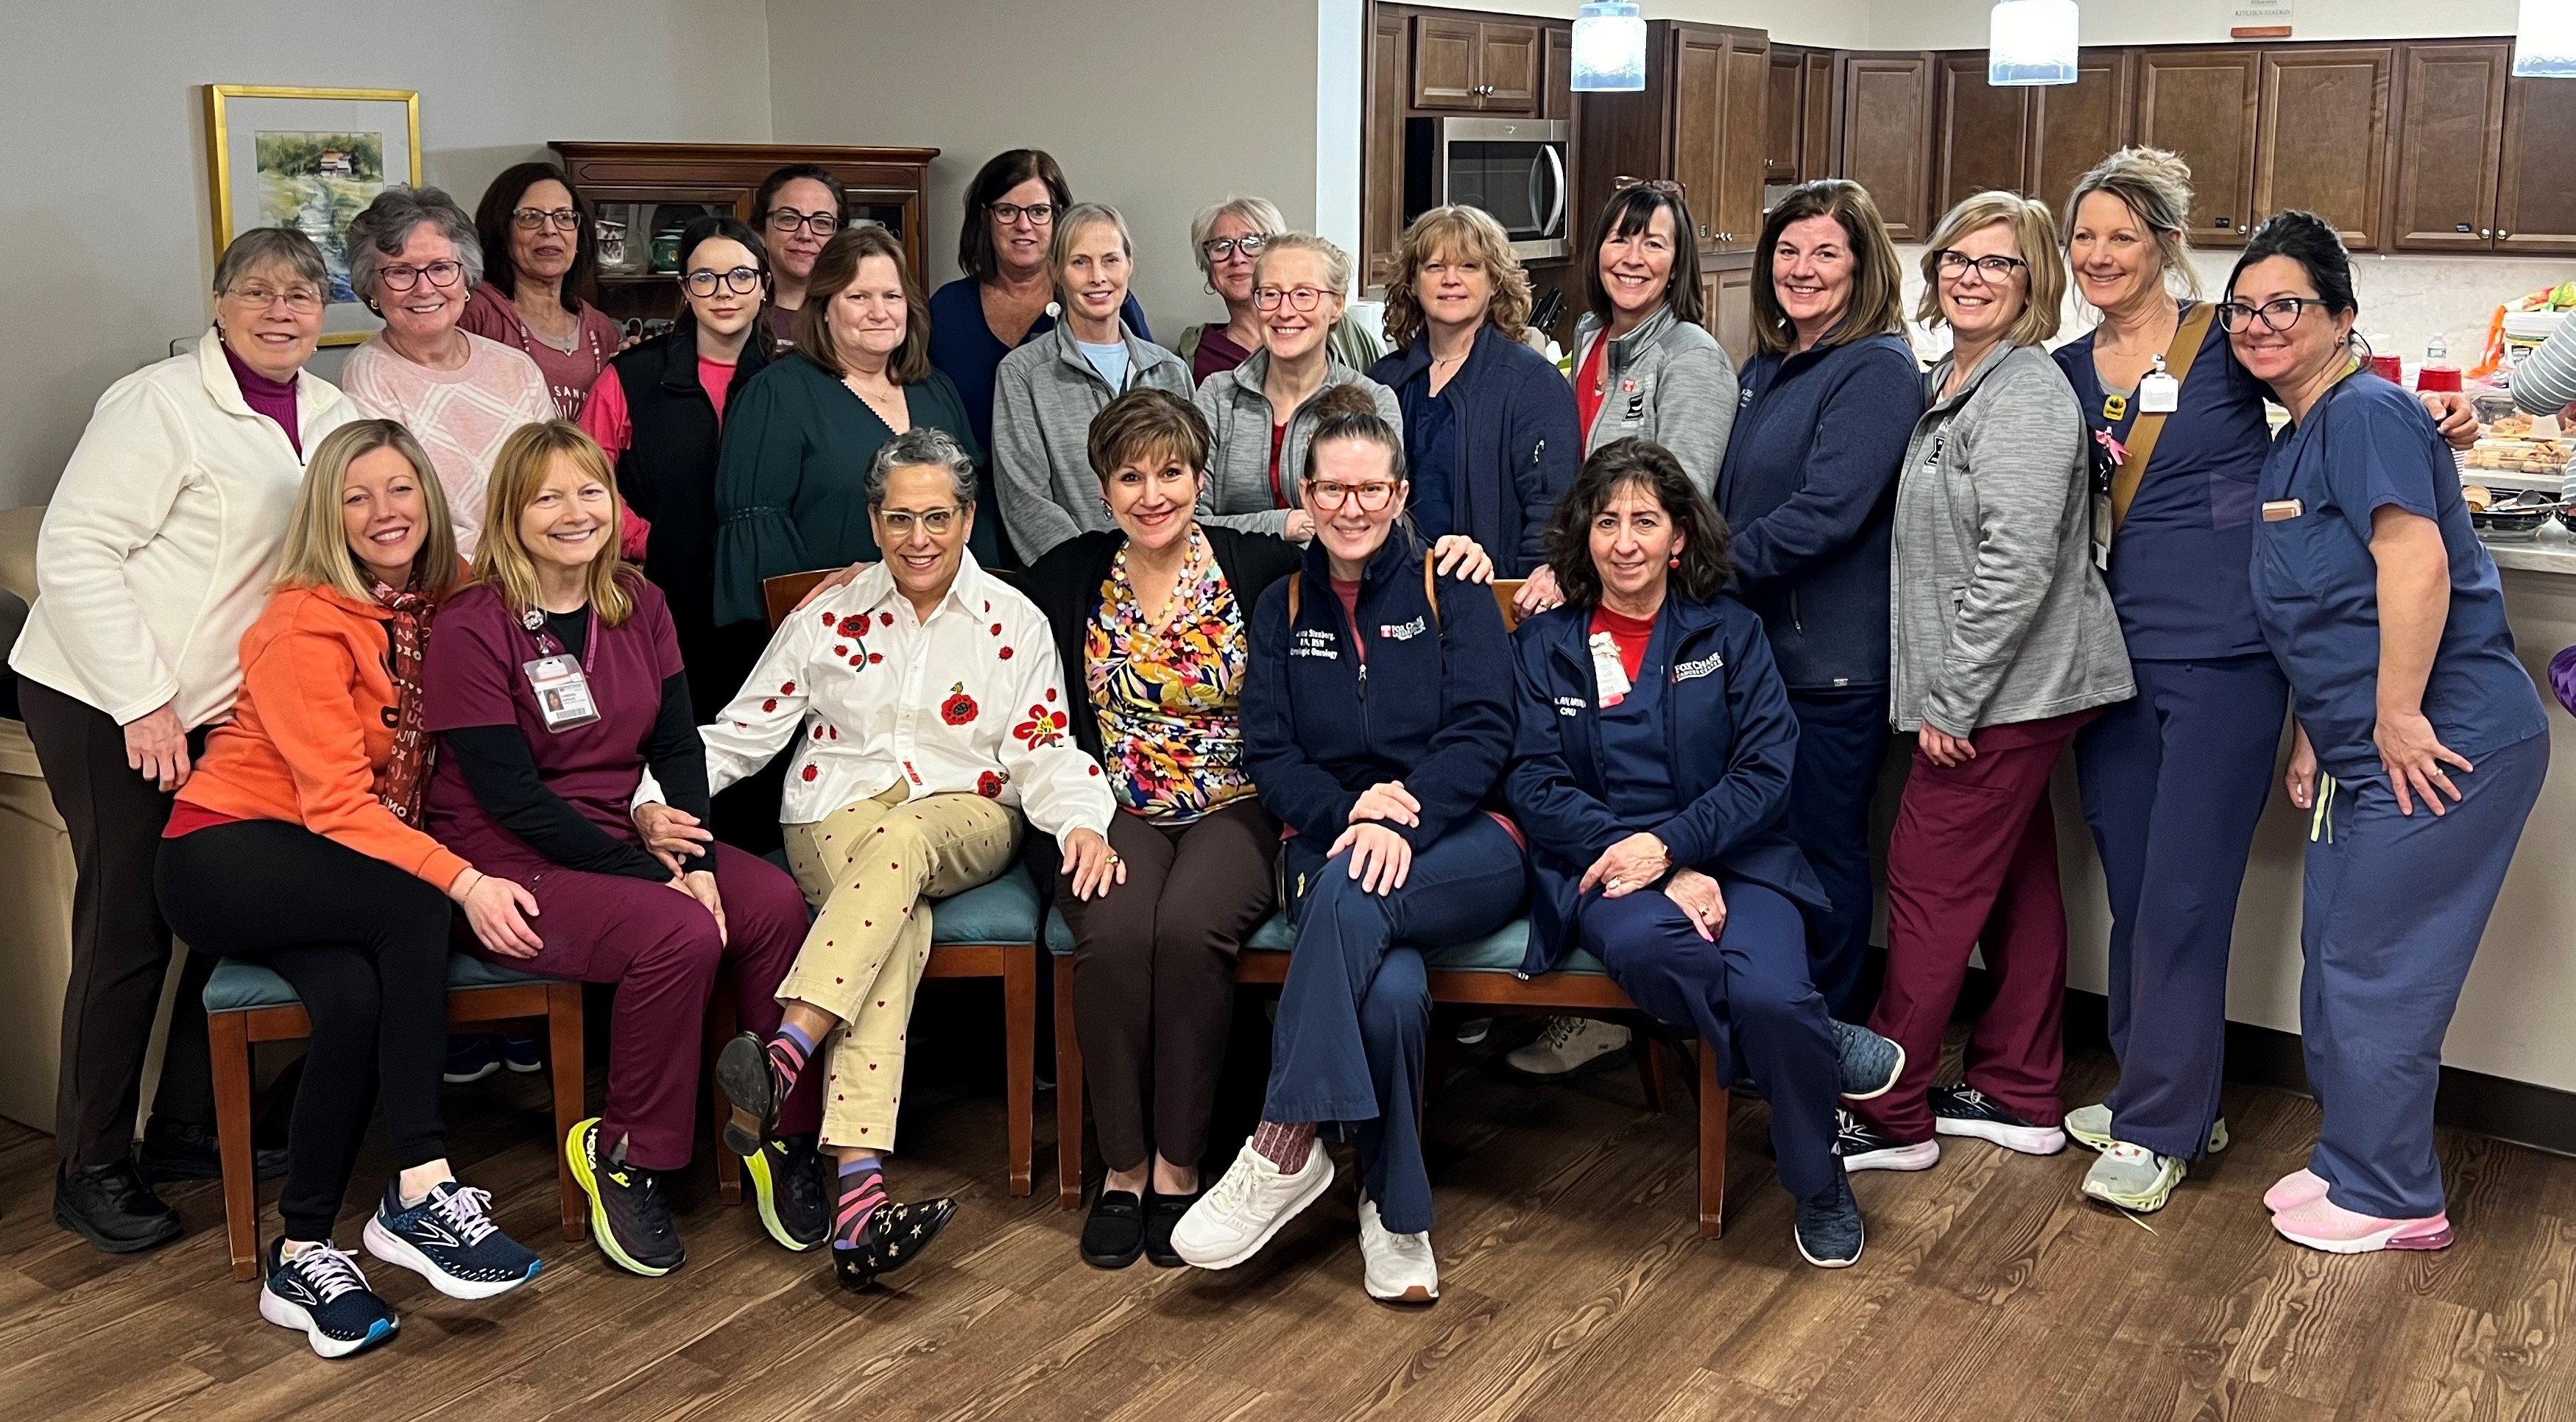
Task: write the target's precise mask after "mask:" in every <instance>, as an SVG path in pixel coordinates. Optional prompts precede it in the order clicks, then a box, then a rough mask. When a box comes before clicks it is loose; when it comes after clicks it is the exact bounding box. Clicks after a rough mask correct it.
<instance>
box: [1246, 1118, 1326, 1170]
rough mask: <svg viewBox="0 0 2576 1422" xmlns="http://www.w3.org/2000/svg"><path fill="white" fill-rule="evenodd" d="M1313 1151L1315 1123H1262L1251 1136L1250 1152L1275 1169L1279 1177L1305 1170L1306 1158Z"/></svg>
mask: <svg viewBox="0 0 2576 1422" xmlns="http://www.w3.org/2000/svg"><path fill="white" fill-rule="evenodd" d="M1314 1148H1315V1123H1314V1122H1312V1121H1294V1122H1287V1123H1282V1122H1278V1121H1264V1122H1262V1123H1261V1124H1260V1125H1259V1126H1257V1127H1255V1128H1254V1129H1253V1132H1252V1149H1253V1151H1254V1152H1255V1153H1256V1154H1258V1155H1259V1156H1260V1157H1261V1158H1262V1159H1263V1160H1266V1161H1269V1162H1270V1163H1271V1164H1272V1165H1275V1166H1277V1167H1278V1168H1279V1173H1281V1174H1282V1175H1294V1174H1296V1173H1297V1172H1298V1171H1300V1170H1303V1169H1305V1168H1306V1154H1307V1152H1309V1151H1312V1150H1313V1149H1314Z"/></svg>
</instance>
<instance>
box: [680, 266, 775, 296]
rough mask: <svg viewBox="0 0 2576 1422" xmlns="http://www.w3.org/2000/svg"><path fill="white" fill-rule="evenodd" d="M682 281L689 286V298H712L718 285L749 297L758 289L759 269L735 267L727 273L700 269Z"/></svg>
mask: <svg viewBox="0 0 2576 1422" xmlns="http://www.w3.org/2000/svg"><path fill="white" fill-rule="evenodd" d="M684 280H686V281H687V282H688V284H689V294H690V295H691V296H713V295H715V294H716V286H717V284H718V283H722V284H723V285H725V286H727V287H729V288H731V289H732V290H733V291H734V292H735V293H736V294H737V295H749V294H750V293H752V292H754V291H757V290H759V289H760V268H758V267H736V268H734V269H733V270H732V271H729V272H719V271H711V270H709V269H708V268H705V267H700V268H698V269H697V270H696V271H693V272H691V273H689V274H688V276H687V277H686V278H684Z"/></svg>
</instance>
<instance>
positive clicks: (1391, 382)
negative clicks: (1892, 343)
mask: <svg viewBox="0 0 2576 1422" xmlns="http://www.w3.org/2000/svg"><path fill="white" fill-rule="evenodd" d="M1430 365H1431V342H1430V341H1429V340H1428V339H1427V338H1426V339H1419V340H1416V341H1415V342H1414V343H1413V344H1412V345H1409V346H1406V347H1405V348H1404V349H1403V350H1400V351H1397V352H1396V353H1395V354H1393V355H1391V356H1388V357H1387V358H1386V359H1384V360H1382V361H1379V362H1378V363H1377V364H1375V365H1373V366H1370V367H1369V373H1368V374H1369V379H1371V380H1374V381H1376V382H1377V383H1378V384H1380V385H1383V386H1385V387H1386V388H1387V389H1389V390H1402V389H1403V388H1404V386H1405V382H1407V381H1409V380H1411V379H1413V377H1415V376H1417V375H1420V374H1421V373H1422V372H1423V371H1424V370H1426V369H1428V368H1429V367H1430ZM1438 398H1440V399H1442V400H1446V401H1448V402H1449V408H1450V411H1451V413H1452V414H1453V416H1454V420H1453V424H1454V426H1455V428H1456V429H1457V431H1458V469H1457V474H1456V477H1455V479H1454V480H1453V481H1452V483H1451V485H1450V489H1449V508H1450V514H1451V518H1452V519H1453V520H1454V524H1455V527H1454V531H1455V532H1458V533H1463V534H1465V535H1467V536H1468V537H1470V538H1472V539H1474V540H1476V542H1477V543H1478V544H1480V545H1482V546H1483V548H1484V550H1485V552H1486V553H1487V554H1488V555H1489V556H1491V557H1492V558H1493V560H1494V576H1496V577H1498V578H1525V577H1528V576H1529V575H1530V574H1531V573H1533V572H1535V571H1537V569H1538V567H1539V565H1540V564H1542V563H1545V562H1546V561H1547V519H1548V515H1549V514H1551V513H1554V512H1555V511H1556V501H1557V500H1558V499H1559V498H1561V497H1563V496H1564V493H1565V491H1566V490H1567V489H1570V488H1572V487H1574V476H1575V474H1576V473H1577V472H1579V471H1580V470H1581V469H1582V468H1583V429H1582V426H1581V424H1580V422H1579V421H1578V420H1577V419H1576V418H1575V413H1574V387H1573V386H1572V385H1571V384H1569V383H1567V381H1566V378H1565V375H1564V372H1562V371H1559V370H1558V369H1557V368H1556V367H1555V366H1553V365H1550V364H1549V363H1548V359H1547V357H1545V356H1543V355H1540V354H1539V353H1538V352H1536V351H1534V350H1531V349H1530V348H1529V347H1527V346H1525V345H1522V344H1521V343H1520V342H1518V341H1515V340H1513V339H1512V338H1511V337H1509V336H1506V335H1504V334H1503V333H1502V332H1500V331H1498V330H1495V329H1494V328H1493V327H1492V326H1491V325H1487V326H1484V327H1482V328H1480V329H1479V330H1478V331H1477V332H1476V344H1475V347H1474V349H1473V350H1472V351H1471V352H1470V353H1469V354H1468V356H1467V360H1466V363H1465V364H1464V365H1462V366H1460V367H1459V369H1458V373H1457V374H1456V375H1453V376H1451V377H1449V383H1448V384H1446V385H1443V386H1441V387H1440V395H1439V397H1438ZM1906 428H1907V429H1908V430H1909V431H1911V429H1912V428H1913V426H1912V424H1911V423H1910V422H1909V423H1908V425H1907V426H1906ZM1898 443H1899V444H1900V445H1902V443H1903V441H1902V440H1900V441H1899V442H1898ZM1881 551H1882V552H1884V551H1885V550H1884V549H1883V548H1882V549H1881Z"/></svg>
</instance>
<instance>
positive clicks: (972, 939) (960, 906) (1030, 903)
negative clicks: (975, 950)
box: [930, 865, 1040, 943]
mask: <svg viewBox="0 0 2576 1422" xmlns="http://www.w3.org/2000/svg"><path fill="white" fill-rule="evenodd" d="M1039 908H1040V905H1039V903H1038V891H1037V886H1036V885H1034V884H1031V883H1030V882H1029V876H1028V875H1027V874H1026V873H1024V872H1022V870H1021V869H1020V868H1019V866H1018V865H1013V866H1011V867H1010V868H1008V869H1005V870H1003V871H1002V876H1001V877H1000V878H998V879H995V880H994V881H993V882H991V883H989V884H978V885H976V886H975V887H974V888H971V889H968V890H967V891H966V892H964V893H962V894H957V895H954V896H952V897H950V898H945V899H937V900H934V901H933V902H932V906H931V914H930V941H931V942H933V943H1035V942H1036V941H1037V939H1038V911H1039Z"/></svg>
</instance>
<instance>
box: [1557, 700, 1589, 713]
mask: <svg viewBox="0 0 2576 1422" xmlns="http://www.w3.org/2000/svg"><path fill="white" fill-rule="evenodd" d="M1589 709H1591V703H1589V702H1587V701H1585V700H1584V699H1583V698H1582V697H1580V696H1560V697H1558V698H1556V714H1558V715H1559V716H1580V715H1582V714H1583V713H1584V712H1585V711H1587V710H1589Z"/></svg>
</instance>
